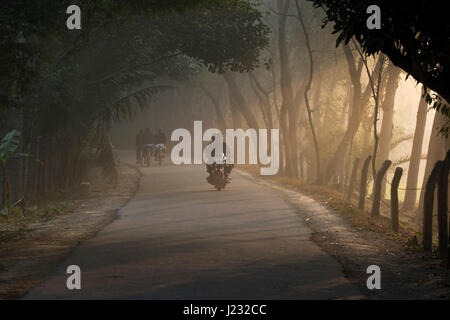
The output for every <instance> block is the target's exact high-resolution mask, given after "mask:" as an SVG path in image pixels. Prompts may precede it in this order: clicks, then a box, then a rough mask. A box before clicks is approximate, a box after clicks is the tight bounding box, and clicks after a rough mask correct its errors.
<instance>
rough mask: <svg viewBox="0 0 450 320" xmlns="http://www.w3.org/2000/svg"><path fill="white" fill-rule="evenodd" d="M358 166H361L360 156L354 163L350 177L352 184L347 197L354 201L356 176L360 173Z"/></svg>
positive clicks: (349, 200) (347, 199)
mask: <svg viewBox="0 0 450 320" xmlns="http://www.w3.org/2000/svg"><path fill="white" fill-rule="evenodd" d="M358 167H359V158H356V159H355V162H354V163H353V169H352V176H351V178H350V184H349V186H348V190H347V196H346V198H345V200H346V201H347V202H351V201H352V195H353V188H355V182H356V176H357V175H358Z"/></svg>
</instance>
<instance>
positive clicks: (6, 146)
mask: <svg viewBox="0 0 450 320" xmlns="http://www.w3.org/2000/svg"><path fill="white" fill-rule="evenodd" d="M19 143H20V132H19V131H18V130H13V131H11V132H9V133H7V134H6V135H5V136H4V137H3V139H2V142H1V144H0V162H1V163H2V165H6V161H8V159H9V158H11V156H12V155H13V154H14V152H16V150H17V148H18V147H19Z"/></svg>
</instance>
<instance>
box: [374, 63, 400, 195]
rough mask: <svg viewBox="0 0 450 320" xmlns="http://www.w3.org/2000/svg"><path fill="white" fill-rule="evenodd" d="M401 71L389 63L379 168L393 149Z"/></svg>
mask: <svg viewBox="0 0 450 320" xmlns="http://www.w3.org/2000/svg"><path fill="white" fill-rule="evenodd" d="M400 71H401V70H400V69H399V68H397V67H395V66H394V65H393V64H392V63H389V66H388V68H387V77H388V80H387V86H386V95H385V98H384V101H383V103H382V105H381V108H382V110H383V120H382V122H381V130H380V137H379V146H380V147H379V149H378V155H377V159H376V160H377V161H376V162H377V168H379V167H380V165H381V164H382V163H383V162H384V161H386V160H389V151H390V149H391V140H392V130H393V129H394V103H395V94H396V92H397V88H398V80H399V76H400ZM385 190H386V183H384V182H383V183H382V189H381V199H384V198H385Z"/></svg>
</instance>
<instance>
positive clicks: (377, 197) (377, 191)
mask: <svg viewBox="0 0 450 320" xmlns="http://www.w3.org/2000/svg"><path fill="white" fill-rule="evenodd" d="M391 164H392V161H391V160H386V161H384V162H383V164H382V165H381V168H380V169H379V170H378V172H377V176H376V177H375V182H374V185H373V192H372V198H373V202H372V213H371V216H372V217H379V216H380V202H381V184H382V182H383V178H384V176H385V174H386V172H387V171H388V169H389V167H390V166H391Z"/></svg>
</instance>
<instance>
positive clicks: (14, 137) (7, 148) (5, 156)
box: [0, 129, 34, 215]
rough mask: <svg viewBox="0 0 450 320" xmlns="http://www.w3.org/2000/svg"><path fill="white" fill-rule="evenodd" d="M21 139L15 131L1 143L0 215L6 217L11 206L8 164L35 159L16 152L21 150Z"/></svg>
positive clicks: (18, 132)
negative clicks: (0, 189)
mask: <svg viewBox="0 0 450 320" xmlns="http://www.w3.org/2000/svg"><path fill="white" fill-rule="evenodd" d="M20 139H21V133H20V131H18V130H16V129H14V130H13V131H11V132H8V133H7V134H6V135H5V136H4V137H3V139H2V141H1V143H0V165H1V169H2V176H3V181H2V207H1V208H0V214H3V215H6V214H7V213H8V209H6V207H8V206H9V202H10V184H9V179H8V170H7V166H6V165H7V163H8V161H9V160H11V159H20V158H34V157H33V156H32V155H30V154H27V153H18V152H16V151H17V149H18V148H19V144H20Z"/></svg>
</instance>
